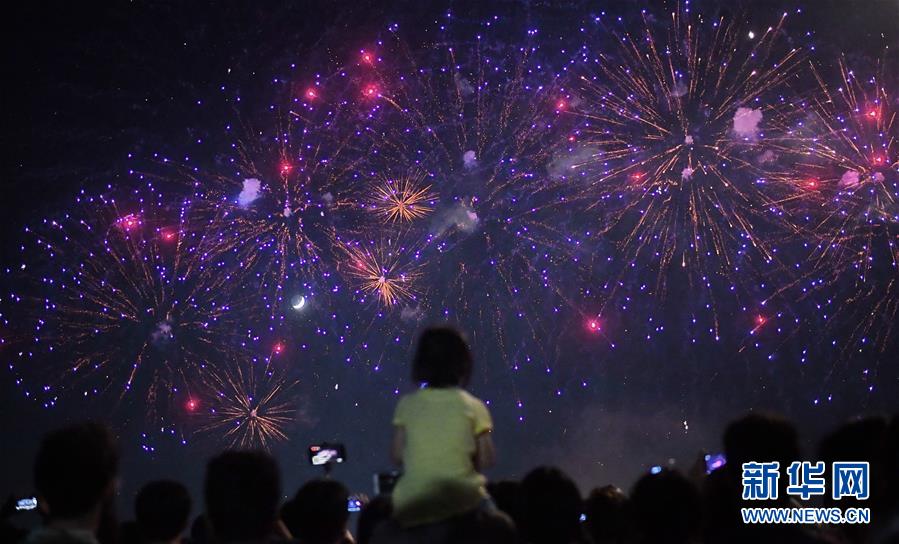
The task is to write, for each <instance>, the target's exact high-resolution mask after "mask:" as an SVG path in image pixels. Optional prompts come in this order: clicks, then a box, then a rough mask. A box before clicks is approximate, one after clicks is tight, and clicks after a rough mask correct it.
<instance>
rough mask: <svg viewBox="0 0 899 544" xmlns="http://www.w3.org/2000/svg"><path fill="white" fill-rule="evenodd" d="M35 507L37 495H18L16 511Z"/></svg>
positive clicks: (24, 510) (25, 510)
mask: <svg viewBox="0 0 899 544" xmlns="http://www.w3.org/2000/svg"><path fill="white" fill-rule="evenodd" d="M35 508H37V497H20V498H18V499H16V512H27V511H29V510H34V509H35Z"/></svg>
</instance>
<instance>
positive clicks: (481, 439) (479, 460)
mask: <svg viewBox="0 0 899 544" xmlns="http://www.w3.org/2000/svg"><path fill="white" fill-rule="evenodd" d="M475 447H476V450H475V454H474V468H475V469H476V470H477V471H478V472H483V471H484V470H486V469H488V468H490V467H492V466H493V465H494V464H495V463H496V448H494V447H493V436H492V435H491V434H490V432H484V433H481V434H479V435H478V436H477V437H476V438H475Z"/></svg>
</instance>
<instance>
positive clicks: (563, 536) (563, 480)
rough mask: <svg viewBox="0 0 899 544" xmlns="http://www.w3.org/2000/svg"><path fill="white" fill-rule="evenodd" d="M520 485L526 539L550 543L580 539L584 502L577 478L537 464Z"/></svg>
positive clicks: (537, 542) (541, 543) (534, 543)
mask: <svg viewBox="0 0 899 544" xmlns="http://www.w3.org/2000/svg"><path fill="white" fill-rule="evenodd" d="M521 488H522V492H523V495H524V527H523V529H524V531H523V532H524V537H525V540H527V541H528V542H531V543H532V544H543V543H547V544H548V543H556V542H571V541H574V540H578V539H579V536H580V531H581V527H580V523H581V513H582V510H583V502H582V500H581V493H580V491H579V490H578V488H577V485H576V484H575V483H574V480H572V479H571V478H570V477H569V476H568V475H567V474H565V473H564V472H562V471H561V470H559V469H558V468H555V467H538V468H535V469H534V470H532V471H531V472H529V473H528V474H527V476H525V477H524V480H522V482H521Z"/></svg>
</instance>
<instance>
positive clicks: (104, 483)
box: [34, 423, 119, 519]
mask: <svg viewBox="0 0 899 544" xmlns="http://www.w3.org/2000/svg"><path fill="white" fill-rule="evenodd" d="M118 467H119V455H118V452H117V451H116V446H115V440H114V439H113V437H112V434H111V433H110V432H109V430H108V429H107V428H106V427H104V426H103V425H101V424H99V423H82V424H79V425H73V426H71V427H66V428H64V429H60V430H58V431H54V432H52V433H50V434H48V435H47V436H46V437H44V440H43V441H42V442H41V445H40V449H39V450H38V453H37V458H36V460H35V463H34V484H35V487H36V488H37V492H38V494H39V495H40V499H41V501H42V502H43V503H44V505H45V506H46V508H47V514H48V515H49V517H50V518H51V519H72V518H80V517H83V516H85V515H87V514H90V513H91V512H93V511H95V509H97V508H99V507H100V506H101V505H102V504H103V502H104V501H107V500H109V499H110V498H111V497H112V495H113V492H114V488H115V479H116V474H117V472H118Z"/></svg>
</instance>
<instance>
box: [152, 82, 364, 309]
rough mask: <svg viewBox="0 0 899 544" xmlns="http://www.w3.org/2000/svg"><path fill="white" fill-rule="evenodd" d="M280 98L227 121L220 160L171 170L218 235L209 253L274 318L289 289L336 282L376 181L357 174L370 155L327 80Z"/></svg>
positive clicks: (347, 107) (291, 88) (284, 91)
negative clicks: (341, 248) (347, 240)
mask: <svg viewBox="0 0 899 544" xmlns="http://www.w3.org/2000/svg"><path fill="white" fill-rule="evenodd" d="M329 91H330V92H329ZM331 93H334V94H333V95H331ZM276 94H277V95H278V96H279V97H280V98H279V99H278V102H279V104H281V105H279V106H271V107H270V108H269V109H268V110H266V111H265V112H264V113H262V114H259V115H255V116H250V117H251V118H252V119H254V120H255V122H251V121H248V120H247V116H246V115H236V119H235V121H234V122H232V123H230V124H228V125H227V126H226V130H225V134H224V135H223V136H224V138H223V139H222V141H221V143H220V145H219V147H220V148H221V149H223V150H226V152H224V153H222V154H221V155H220V156H217V157H216V159H215V165H216V166H213V167H201V166H194V165H191V164H184V163H181V164H177V165H174V167H173V168H174V170H175V172H174V174H168V175H167V176H165V177H167V178H169V179H171V178H175V179H176V180H177V181H178V182H179V183H180V184H181V185H182V186H184V185H187V186H188V187H189V188H190V189H191V191H192V194H191V195H190V198H191V199H192V201H193V206H194V208H195V209H197V210H198V211H199V212H202V215H203V217H204V219H205V220H206V223H205V224H204V226H203V228H204V230H205V231H206V232H212V233H215V235H214V236H212V235H210V236H207V237H206V239H205V240H204V242H205V243H204V246H203V247H201V248H199V249H200V250H201V251H202V253H203V254H204V258H206V259H209V260H216V259H218V260H224V261H227V262H229V263H231V266H232V267H233V268H234V269H235V270H238V269H239V270H240V271H241V274H242V276H241V277H242V284H243V286H244V287H246V288H248V289H249V290H251V291H254V292H256V293H258V295H259V296H260V299H261V301H262V303H263V304H264V305H265V306H266V307H267V308H268V310H269V313H270V316H271V317H273V318H274V317H275V316H276V315H277V314H279V313H283V311H284V310H285V309H286V308H287V306H288V304H287V301H286V299H285V297H288V296H289V295H288V293H291V292H295V291H297V290H304V291H306V292H309V293H313V292H316V291H317V290H319V291H324V290H325V289H326V287H330V284H329V282H328V280H327V278H328V277H329V275H330V273H331V271H332V270H331V268H330V264H331V263H332V262H333V260H334V259H333V257H334V255H332V254H331V249H332V248H333V247H334V246H335V245H336V242H337V241H338V239H339V238H340V236H341V234H346V233H351V232H355V230H357V229H359V228H361V226H362V221H361V220H360V217H362V212H363V211H364V207H365V201H364V199H363V198H362V194H363V193H362V192H361V189H362V188H363V183H362V181H363V180H366V179H368V178H367V176H363V175H362V174H361V173H360V171H359V170H358V167H359V164H360V162H361V160H362V158H363V157H365V155H366V152H365V151H364V150H362V149H361V148H360V147H359V145H360V142H363V140H362V139H360V138H359V137H358V136H359V131H358V129H357V127H356V124H357V119H356V117H355V115H356V113H358V112H357V110H353V109H352V107H353V106H354V105H353V104H352V103H351V102H350V101H349V100H347V99H346V98H345V97H342V96H341V95H340V93H339V91H338V90H337V89H336V88H335V89H330V88H328V87H327V86H326V85H324V84H322V85H321V86H314V87H310V88H309V89H306V90H302V89H300V88H298V87H296V86H295V85H288V86H287V87H286V88H279V89H277V90H276ZM285 95H286V96H287V97H285ZM326 96H331V97H332V99H331V101H326ZM230 100H233V101H235V103H236V102H239V96H235V97H232V98H231V99H230ZM259 119H262V120H269V123H267V124H264V125H262V126H260V125H259ZM222 165H224V166H222Z"/></svg>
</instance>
